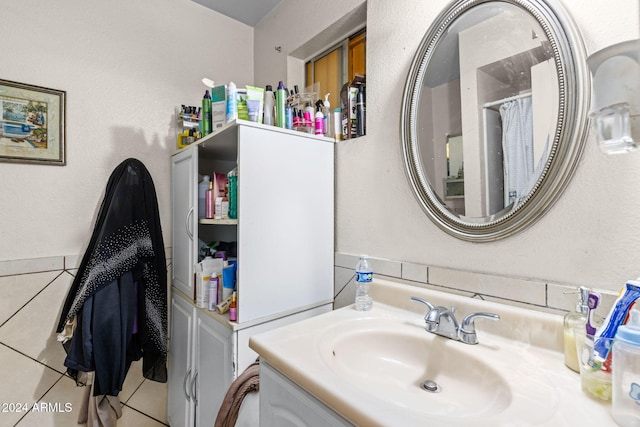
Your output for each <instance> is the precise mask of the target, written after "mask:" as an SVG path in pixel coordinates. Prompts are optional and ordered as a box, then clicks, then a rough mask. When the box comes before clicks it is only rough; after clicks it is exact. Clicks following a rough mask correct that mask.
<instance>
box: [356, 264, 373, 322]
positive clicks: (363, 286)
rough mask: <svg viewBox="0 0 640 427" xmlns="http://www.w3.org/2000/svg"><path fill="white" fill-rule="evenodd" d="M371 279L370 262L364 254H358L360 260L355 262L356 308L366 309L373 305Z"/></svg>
mask: <svg viewBox="0 0 640 427" xmlns="http://www.w3.org/2000/svg"><path fill="white" fill-rule="evenodd" d="M372 279H373V269H372V268H371V262H370V261H369V258H368V257H367V256H366V255H360V260H359V261H358V264H356V310H359V311H368V310H371V307H372V306H373V297H372V296H371V280H372Z"/></svg>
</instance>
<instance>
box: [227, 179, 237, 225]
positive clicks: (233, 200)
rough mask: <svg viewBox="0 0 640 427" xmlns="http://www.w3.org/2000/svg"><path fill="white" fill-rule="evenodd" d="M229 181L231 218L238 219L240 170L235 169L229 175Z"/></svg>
mask: <svg viewBox="0 0 640 427" xmlns="http://www.w3.org/2000/svg"><path fill="white" fill-rule="evenodd" d="M227 180H228V181H229V218H231V219H237V218H238V168H237V167H236V168H233V169H231V171H230V172H229V173H228V174H227Z"/></svg>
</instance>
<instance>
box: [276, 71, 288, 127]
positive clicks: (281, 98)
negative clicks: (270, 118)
mask: <svg viewBox="0 0 640 427" xmlns="http://www.w3.org/2000/svg"><path fill="white" fill-rule="evenodd" d="M286 102H287V89H285V87H284V83H282V81H281V82H280V83H278V89H277V90H276V126H278V127H280V128H284V127H286V120H285V115H284V104H285V103H286Z"/></svg>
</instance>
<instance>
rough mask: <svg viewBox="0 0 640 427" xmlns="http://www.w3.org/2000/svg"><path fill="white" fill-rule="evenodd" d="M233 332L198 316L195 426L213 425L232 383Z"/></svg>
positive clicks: (205, 315) (205, 316)
mask: <svg viewBox="0 0 640 427" xmlns="http://www.w3.org/2000/svg"><path fill="white" fill-rule="evenodd" d="M232 339H233V332H232V331H231V329H229V328H227V327H225V326H223V325H221V324H220V323H218V322H217V321H216V320H214V319H212V318H211V317H209V316H208V315H207V314H206V313H204V312H202V311H198V314H197V317H196V340H197V351H196V354H195V357H196V366H197V367H198V369H197V372H196V387H195V388H196V390H197V391H196V426H212V425H213V423H214V421H215V419H216V416H217V415H218V409H220V405H221V404H222V400H223V399H224V396H225V394H226V392H227V389H228V388H229V386H230V385H231V382H232V381H233V368H234V365H233V341H232Z"/></svg>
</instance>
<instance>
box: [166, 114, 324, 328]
mask: <svg viewBox="0 0 640 427" xmlns="http://www.w3.org/2000/svg"><path fill="white" fill-rule="evenodd" d="M333 153H334V142H333V140H331V139H328V138H322V137H317V136H315V135H309V134H304V133H301V132H295V131H288V130H284V129H280V128H276V127H273V126H266V125H261V124H257V123H252V122H246V121H242V120H238V121H235V122H233V123H231V124H229V125H227V126H225V127H224V128H222V129H220V130H218V131H216V132H214V133H213V134H211V135H208V136H207V137H205V138H202V139H201V140H200V141H198V143H197V144H195V145H193V146H191V147H188V148H185V149H183V150H182V151H180V152H178V153H177V154H175V155H174V156H173V159H172V161H173V164H174V174H175V173H176V172H177V173H178V174H179V175H180V174H182V175H184V179H185V180H186V181H187V184H184V186H183V184H178V185H179V186H181V187H182V188H173V191H174V193H176V192H182V194H178V195H176V196H177V197H176V199H175V200H174V203H181V204H182V206H174V216H175V217H174V219H173V221H174V224H173V225H174V236H173V237H174V264H176V265H174V276H175V277H174V286H176V287H177V288H178V289H179V290H181V291H182V292H183V293H184V294H185V295H189V296H191V295H193V268H194V267H193V266H194V264H195V262H197V261H196V260H197V254H198V240H202V241H205V242H207V241H209V240H222V241H225V240H236V241H237V248H238V285H237V294H238V323H243V322H252V321H256V320H258V319H263V318H264V319H269V318H273V317H274V316H278V315H286V314H289V313H291V312H296V311H300V310H301V309H308V308H312V307H315V306H318V305H321V304H326V303H329V302H331V301H332V300H333V227H334V220H333V209H334V204H333V203H334V202H333V168H334V162H333ZM180 163H185V165H183V167H182V168H181V169H182V172H180V170H177V171H176V169H180V168H177V167H176V165H179V164H180ZM236 164H237V168H238V169H237V170H238V220H237V222H234V221H224V223H222V224H221V223H220V222H217V221H215V220H213V221H212V220H198V218H197V216H198V215H197V212H198V208H197V201H198V194H197V191H198V190H197V179H198V173H200V174H202V175H204V174H207V175H211V173H212V172H214V171H215V172H222V173H227V172H229V171H230V170H231V169H233V168H234V167H235V166H236ZM186 165H188V167H186ZM188 176H190V177H189V178H187V177H188ZM175 186H176V184H175V177H174V187H175ZM179 198H182V199H184V200H182V201H178V200H177V199H179ZM185 227H186V230H187V233H184V232H181V231H180V230H184V229H185ZM176 229H177V230H178V231H177V232H176ZM177 234H179V235H177ZM185 236H186V237H185ZM189 236H190V237H189ZM185 239H187V240H186V241H185ZM176 251H177V252H176ZM177 264H180V265H177Z"/></svg>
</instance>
